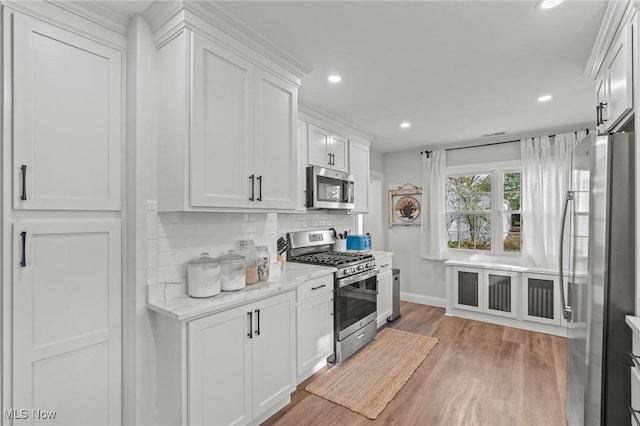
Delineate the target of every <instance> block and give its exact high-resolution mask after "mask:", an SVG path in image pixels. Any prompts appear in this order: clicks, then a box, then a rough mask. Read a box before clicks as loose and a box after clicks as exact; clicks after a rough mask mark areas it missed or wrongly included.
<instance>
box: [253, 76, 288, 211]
mask: <svg viewBox="0 0 640 426" xmlns="http://www.w3.org/2000/svg"><path fill="white" fill-rule="evenodd" d="M255 73H256V80H255V92H256V94H255V120H256V121H255V124H256V130H255V164H256V169H255V174H256V179H257V183H256V191H257V197H256V200H257V203H256V207H265V208H273V209H291V210H293V209H295V208H296V202H297V196H296V195H297V188H298V170H297V167H298V150H297V148H298V141H297V114H298V113H297V109H296V107H297V105H298V88H297V87H295V86H293V85H291V84H288V83H286V82H284V81H282V80H281V79H279V78H277V77H276V76H274V75H273V74H271V73H268V72H266V71H264V70H262V69H260V68H256V70H255Z"/></svg>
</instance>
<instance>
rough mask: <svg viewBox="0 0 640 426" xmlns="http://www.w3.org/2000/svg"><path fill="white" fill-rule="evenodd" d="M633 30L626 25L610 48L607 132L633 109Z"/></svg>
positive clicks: (629, 24)
mask: <svg viewBox="0 0 640 426" xmlns="http://www.w3.org/2000/svg"><path fill="white" fill-rule="evenodd" d="M632 34H633V28H632V24H631V23H627V24H626V25H625V27H624V29H623V31H622V34H620V37H619V38H618V40H617V41H616V42H615V44H614V45H613V47H612V52H611V53H610V55H611V56H610V59H609V63H608V64H607V68H606V71H605V72H606V75H607V77H606V81H607V95H608V96H607V97H608V99H607V105H606V106H605V107H604V109H603V111H604V114H603V115H604V116H605V117H604V118H605V119H606V120H607V121H606V122H605V123H604V124H605V128H606V129H607V130H609V129H611V128H612V127H614V126H615V125H616V124H618V122H619V121H620V120H621V119H622V118H623V117H624V116H625V115H626V114H627V112H629V111H631V110H632V109H633V59H632V58H633V50H632V47H633V43H632Z"/></svg>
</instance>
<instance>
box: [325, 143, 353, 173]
mask: <svg viewBox="0 0 640 426" xmlns="http://www.w3.org/2000/svg"><path fill="white" fill-rule="evenodd" d="M327 150H328V151H329V152H330V153H331V154H332V159H331V165H330V166H329V168H330V169H333V170H338V171H341V172H345V173H346V172H347V171H348V170H349V145H348V143H347V140H346V139H345V138H343V137H342V136H338V135H332V136H331V138H330V139H329V147H328V149H327Z"/></svg>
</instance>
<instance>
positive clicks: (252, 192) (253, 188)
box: [249, 175, 256, 201]
mask: <svg viewBox="0 0 640 426" xmlns="http://www.w3.org/2000/svg"><path fill="white" fill-rule="evenodd" d="M255 178H256V175H251V176H249V179H250V180H251V197H249V201H253V200H254V199H255V192H254V191H255V187H256V186H255V184H254V180H255Z"/></svg>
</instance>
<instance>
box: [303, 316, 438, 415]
mask: <svg viewBox="0 0 640 426" xmlns="http://www.w3.org/2000/svg"><path fill="white" fill-rule="evenodd" d="M437 343H438V339H436V338H434V337H428V336H421V335H418V334H414V333H408V332H406V331H400V330H395V329H391V328H385V329H384V330H382V331H381V332H380V333H379V334H378V336H377V337H376V338H375V340H374V341H373V342H371V343H370V344H369V345H367V346H366V347H365V348H364V349H362V350H361V351H360V352H358V353H357V354H355V355H354V356H352V357H351V358H349V359H348V360H347V361H345V362H344V363H343V364H341V365H338V366H336V367H333V368H332V369H330V370H329V371H327V372H326V373H324V374H323V375H322V376H320V377H318V378H317V379H316V380H314V381H313V382H312V383H310V384H309V385H308V386H307V387H306V388H305V389H306V390H307V391H308V392H311V393H313V394H315V395H318V396H320V397H322V398H324V399H326V400H328V401H331V402H335V403H336V404H339V405H342V406H344V407H347V408H348V409H350V410H352V411H355V412H356V413H359V414H362V415H363V416H365V417H368V418H370V419H372V420H374V419H375V418H376V417H378V415H379V414H380V413H381V412H382V410H384V409H385V407H386V406H387V404H389V402H390V401H391V400H392V399H393V398H394V397H395V396H396V393H398V391H399V390H400V389H402V387H403V386H404V384H405V383H407V381H408V380H409V378H410V377H411V376H412V375H413V373H414V372H415V371H416V369H417V368H418V367H419V366H420V364H422V362H423V361H424V360H425V359H426V358H427V355H429V352H431V349H433V347H434V346H435V345H436V344H437Z"/></svg>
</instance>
